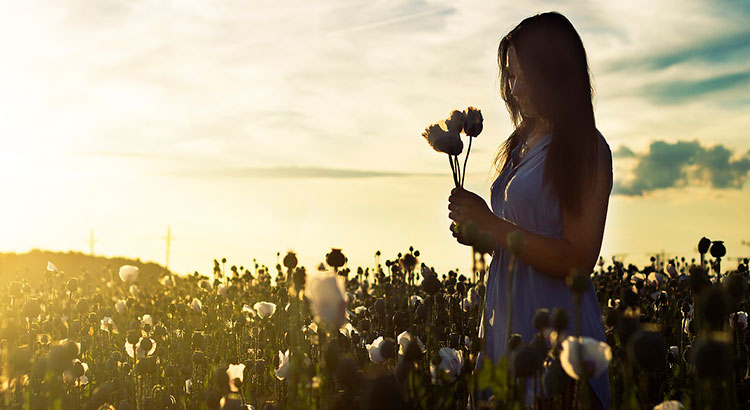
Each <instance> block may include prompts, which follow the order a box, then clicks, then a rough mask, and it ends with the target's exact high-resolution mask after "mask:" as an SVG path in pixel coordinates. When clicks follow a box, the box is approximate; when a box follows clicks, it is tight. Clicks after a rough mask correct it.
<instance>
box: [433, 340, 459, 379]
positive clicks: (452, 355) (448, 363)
mask: <svg viewBox="0 0 750 410" xmlns="http://www.w3.org/2000/svg"><path fill="white" fill-rule="evenodd" d="M438 356H440V364H439V365H438V367H437V368H436V367H435V365H434V364H430V373H431V375H432V381H433V383H434V382H435V380H437V370H438V369H440V370H441V371H442V372H444V373H445V374H446V375H448V380H450V381H454V380H456V377H458V376H460V375H461V368H462V367H463V365H464V356H463V353H462V352H461V351H460V350H456V349H452V348H450V347H443V348H441V349H440V350H439V351H438Z"/></svg>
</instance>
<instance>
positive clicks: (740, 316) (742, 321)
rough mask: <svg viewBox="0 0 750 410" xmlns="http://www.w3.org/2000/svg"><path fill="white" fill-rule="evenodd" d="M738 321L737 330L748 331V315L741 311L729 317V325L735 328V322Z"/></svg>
mask: <svg viewBox="0 0 750 410" xmlns="http://www.w3.org/2000/svg"><path fill="white" fill-rule="evenodd" d="M735 321H737V328H738V329H746V328H747V313H745V312H743V311H739V312H737V313H732V314H731V315H729V325H730V326H732V328H734V322H735Z"/></svg>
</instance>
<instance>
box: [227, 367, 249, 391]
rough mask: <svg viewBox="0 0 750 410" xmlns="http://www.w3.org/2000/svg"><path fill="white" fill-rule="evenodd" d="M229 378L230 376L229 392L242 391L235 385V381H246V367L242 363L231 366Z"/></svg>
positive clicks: (228, 370)
mask: <svg viewBox="0 0 750 410" xmlns="http://www.w3.org/2000/svg"><path fill="white" fill-rule="evenodd" d="M227 376H229V390H231V391H233V392H238V391H240V388H239V387H238V386H236V385H235V384H234V380H235V379H240V382H242V381H244V380H245V365H244V364H242V363H240V364H230V365H229V367H228V368H227Z"/></svg>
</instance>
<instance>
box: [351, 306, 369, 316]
mask: <svg viewBox="0 0 750 410" xmlns="http://www.w3.org/2000/svg"><path fill="white" fill-rule="evenodd" d="M365 312H367V308H366V307H364V306H357V307H355V308H354V313H356V314H357V315H361V314H363V313H365Z"/></svg>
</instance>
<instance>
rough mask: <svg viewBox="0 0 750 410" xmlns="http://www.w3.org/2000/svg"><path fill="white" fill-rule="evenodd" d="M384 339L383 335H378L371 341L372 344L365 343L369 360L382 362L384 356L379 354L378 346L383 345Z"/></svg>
mask: <svg viewBox="0 0 750 410" xmlns="http://www.w3.org/2000/svg"><path fill="white" fill-rule="evenodd" d="M384 341H385V339H383V336H379V337H378V338H377V339H375V340H373V341H372V344H369V345H365V347H366V348H367V353H369V354H370V360H372V362H373V363H383V362H384V361H385V358H383V356H382V355H381V354H380V348H381V347H382V346H383V342H384Z"/></svg>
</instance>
